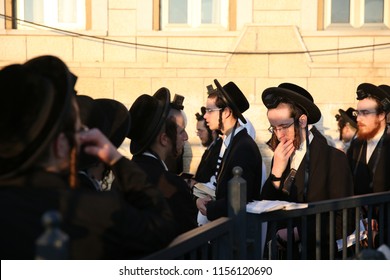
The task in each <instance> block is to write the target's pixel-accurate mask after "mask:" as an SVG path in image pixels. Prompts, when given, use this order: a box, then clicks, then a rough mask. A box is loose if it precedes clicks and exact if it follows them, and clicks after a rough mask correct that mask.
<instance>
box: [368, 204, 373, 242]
mask: <svg viewBox="0 0 390 280" xmlns="http://www.w3.org/2000/svg"><path fill="white" fill-rule="evenodd" d="M371 225H372V205H368V214H367V228H368V248H369V249H372V226H371Z"/></svg>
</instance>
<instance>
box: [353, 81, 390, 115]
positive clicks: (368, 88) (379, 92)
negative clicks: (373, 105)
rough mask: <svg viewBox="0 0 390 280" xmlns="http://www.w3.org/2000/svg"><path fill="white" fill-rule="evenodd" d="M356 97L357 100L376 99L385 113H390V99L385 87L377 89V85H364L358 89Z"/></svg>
mask: <svg viewBox="0 0 390 280" xmlns="http://www.w3.org/2000/svg"><path fill="white" fill-rule="evenodd" d="M356 95H357V97H356V99H357V100H362V99H364V98H367V97H374V98H375V99H377V100H378V101H379V102H380V103H381V104H382V106H383V110H384V111H385V112H389V111H390V97H389V96H388V94H387V92H386V90H385V89H384V87H377V86H376V85H373V84H370V83H362V84H360V85H359V86H358V87H357V90H356Z"/></svg>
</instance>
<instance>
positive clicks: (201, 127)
mask: <svg viewBox="0 0 390 280" xmlns="http://www.w3.org/2000/svg"><path fill="white" fill-rule="evenodd" d="M196 135H198V137H199V139H200V142H201V143H202V145H203V146H204V147H207V146H208V145H207V143H208V141H209V132H208V130H207V128H206V125H205V122H204V120H200V121H197V122H196Z"/></svg>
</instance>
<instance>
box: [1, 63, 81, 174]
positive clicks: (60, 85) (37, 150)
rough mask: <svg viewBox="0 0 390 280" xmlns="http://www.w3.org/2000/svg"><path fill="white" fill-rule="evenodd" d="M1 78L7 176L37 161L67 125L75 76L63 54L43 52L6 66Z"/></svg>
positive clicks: (3, 171) (4, 170)
mask: <svg viewBox="0 0 390 280" xmlns="http://www.w3.org/2000/svg"><path fill="white" fill-rule="evenodd" d="M0 82H1V84H2V89H1V90H2V94H1V98H2V101H1V102H0V104H1V105H0V106H1V107H0V109H1V110H0V111H1V112H0V117H1V119H2V120H3V121H2V122H1V123H0V129H1V131H3V133H2V135H1V136H0V178H7V177H12V176H15V175H16V174H18V173H21V172H23V171H25V170H26V169H28V168H29V167H31V166H33V165H34V164H36V162H37V159H39V158H40V157H41V156H42V154H44V153H45V152H46V151H47V148H48V146H49V144H50V143H51V142H52V141H53V139H54V137H55V136H56V135H57V134H58V133H59V130H60V129H63V124H64V121H65V118H66V117H69V114H70V112H71V109H70V108H71V107H70V103H71V102H70V100H71V95H74V91H73V86H74V83H75V80H73V81H72V77H71V74H70V72H69V70H68V68H67V66H66V65H65V64H64V63H63V62H62V61H61V60H60V59H59V58H57V57H53V56H41V57H37V58H34V59H32V60H29V61H27V62H26V63H25V64H14V65H10V66H7V67H5V68H3V69H2V70H1V71H0Z"/></svg>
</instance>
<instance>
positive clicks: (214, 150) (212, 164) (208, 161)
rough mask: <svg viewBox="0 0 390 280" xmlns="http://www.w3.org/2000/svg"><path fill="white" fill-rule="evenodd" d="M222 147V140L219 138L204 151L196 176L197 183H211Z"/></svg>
mask: <svg viewBox="0 0 390 280" xmlns="http://www.w3.org/2000/svg"><path fill="white" fill-rule="evenodd" d="M221 145H222V138H220V137H218V138H217V139H216V140H215V142H213V144H212V146H211V147H209V148H208V149H207V150H205V151H204V153H203V155H202V159H201V161H200V163H199V165H198V169H197V170H196V174H195V180H196V181H197V182H201V183H207V182H209V181H210V178H211V176H213V175H214V174H215V171H216V168H217V161H218V157H219V151H220V150H221Z"/></svg>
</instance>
